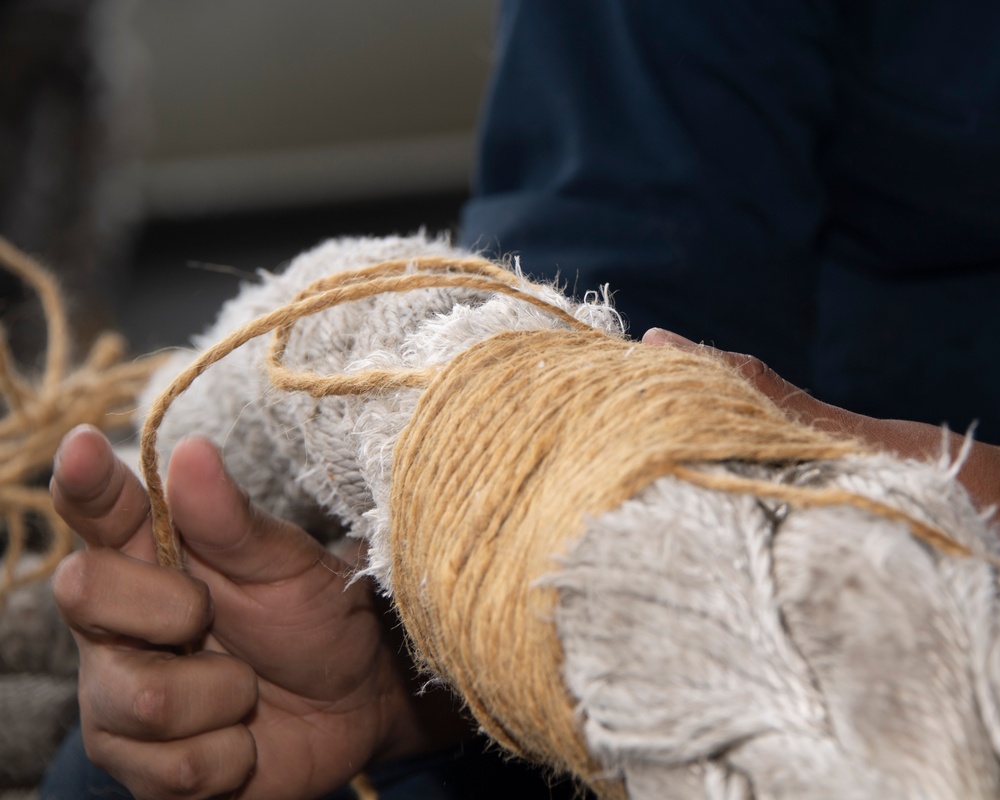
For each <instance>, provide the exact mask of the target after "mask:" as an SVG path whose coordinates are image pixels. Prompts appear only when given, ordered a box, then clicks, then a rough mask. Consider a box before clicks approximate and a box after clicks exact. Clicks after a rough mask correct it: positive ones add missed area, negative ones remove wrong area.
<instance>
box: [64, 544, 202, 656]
mask: <svg viewBox="0 0 1000 800" xmlns="http://www.w3.org/2000/svg"><path fill="white" fill-rule="evenodd" d="M52 589H53V593H54V595H55V599H56V605H57V606H58V607H59V611H60V613H61V614H62V615H63V619H65V620H66V622H67V623H68V624H69V625H70V627H72V628H73V629H74V630H76V631H78V632H80V633H83V634H86V635H89V636H98V637H107V636H129V637H132V638H136V639H141V640H143V641H146V642H149V643H151V644H157V645H181V644H186V643H188V642H192V641H194V640H196V639H198V638H200V637H201V635H202V634H203V633H204V631H205V630H206V629H207V627H208V625H209V624H210V623H211V621H212V601H211V597H210V596H209V593H208V587H206V586H205V584H204V583H203V582H202V581H199V580H196V579H194V578H192V577H190V576H189V575H185V574H184V573H182V572H180V571H179V570H173V569H166V568H163V567H158V566H156V565H155V564H150V563H148V562H146V561H140V560H138V559H134V558H131V557H129V556H126V555H124V554H122V553H118V552H115V551H113V550H106V549H101V550H90V551H79V552H76V553H72V554H70V555H69V556H67V557H66V558H65V559H63V561H62V563H61V564H60V565H59V567H58V568H57V570H56V572H55V574H54V575H53V578H52ZM122 598H127V599H128V602H122Z"/></svg>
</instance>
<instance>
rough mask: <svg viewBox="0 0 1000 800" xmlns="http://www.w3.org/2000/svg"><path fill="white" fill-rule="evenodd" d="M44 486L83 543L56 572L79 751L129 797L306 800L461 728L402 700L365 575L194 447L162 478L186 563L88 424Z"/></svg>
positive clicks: (439, 706)
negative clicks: (169, 558) (158, 553)
mask: <svg viewBox="0 0 1000 800" xmlns="http://www.w3.org/2000/svg"><path fill="white" fill-rule="evenodd" d="M51 492H52V498H53V502H54V504H55V506H56V509H57V510H58V512H59V513H60V514H61V515H62V517H63V518H64V519H65V520H66V522H67V523H68V524H69V525H70V526H71V527H72V528H73V529H74V530H75V531H76V532H77V533H78V534H79V535H80V536H81V537H82V538H83V539H84V541H85V542H86V544H87V547H86V549H85V550H81V551H79V552H76V553H74V554H72V555H70V556H69V557H68V558H66V559H65V560H64V561H63V562H62V564H61V565H60V566H59V569H58V570H57V572H56V574H55V576H54V579H53V581H54V583H53V586H54V591H55V596H56V600H57V603H58V605H59V609H60V612H61V614H62V615H63V617H64V619H65V620H66V622H67V623H68V624H69V625H70V627H71V628H72V630H73V633H74V636H75V638H76V641H77V644H78V647H79V650H80V685H79V700H80V712H81V724H82V727H83V735H84V742H85V747H86V749H87V753H88V755H89V757H90V758H91V760H92V761H93V762H94V763H96V764H97V765H98V766H101V767H103V768H104V769H106V770H107V771H108V772H110V773H111V774H112V775H114V776H115V777H116V778H117V779H118V780H120V781H121V782H122V783H124V784H125V786H126V787H128V788H129V789H130V790H131V791H132V792H133V793H134V794H135V795H136V797H138V798H167V797H170V798H178V797H183V798H202V797H212V796H215V795H219V794H225V793H230V794H231V793H233V792H238V794H236V795H235V796H238V797H241V798H247V800H251V798H265V797H267V798H273V797H283V798H297V797H312V796H315V795H317V794H320V793H323V792H325V791H329V790H332V789H334V788H336V787H338V786H340V785H342V784H344V783H346V782H347V781H348V780H349V779H350V778H351V777H352V776H354V775H355V774H356V773H358V772H360V771H362V770H363V769H364V768H365V767H367V766H369V765H371V764H373V763H376V762H378V761H381V760H388V759H391V758H396V757H400V756H405V755H411V754H415V753H418V752H421V751H426V750H430V749H433V748H435V747H440V746H443V745H444V744H447V743H450V742H453V741H456V740H458V739H460V738H461V737H462V736H463V735H464V733H465V731H466V726H465V724H464V723H463V722H462V721H461V720H460V718H459V717H458V715H457V714H456V713H455V712H454V710H453V708H452V703H451V700H450V698H448V697H447V696H445V694H444V693H443V692H432V693H430V694H429V695H427V696H423V697H419V698H418V697H415V693H414V691H413V689H414V685H413V680H414V670H413V667H412V665H411V664H410V663H409V661H408V659H407V658H406V657H405V646H403V645H402V644H401V637H400V635H399V631H398V627H399V626H398V624H397V623H396V621H395V618H394V617H392V616H391V615H389V614H388V613H387V610H386V607H385V604H384V603H383V602H381V601H380V599H379V598H378V597H377V596H376V594H375V593H374V592H373V590H372V587H371V585H370V584H369V583H368V582H367V581H366V580H364V579H359V580H357V581H355V582H353V583H351V582H350V574H351V573H350V567H349V566H348V564H346V563H345V562H343V561H341V560H339V559H337V558H336V557H334V556H333V555H331V554H330V553H329V552H327V551H326V550H324V549H323V548H322V547H321V546H320V545H319V544H318V543H317V542H316V541H315V540H314V539H313V538H312V537H310V536H309V535H308V534H307V533H306V532H305V531H303V530H302V529H301V528H298V527H297V526H295V525H292V524H291V523H288V522H283V521H280V520H278V519H275V518H273V517H271V516H269V515H267V514H266V513H264V512H262V511H261V510H259V509H257V508H256V507H254V506H253V505H252V504H251V503H250V502H249V500H248V499H247V497H246V495H245V494H243V493H242V492H241V490H240V489H239V488H238V487H237V486H236V484H235V483H234V482H233V480H232V479H231V478H230V477H229V475H228V474H227V473H226V472H225V469H224V468H223V465H222V461H221V458H220V456H219V454H218V452H217V451H216V450H215V448H214V447H213V446H212V445H211V444H210V443H209V442H207V441H206V440H204V439H199V438H194V437H192V438H189V439H185V440H183V441H182V442H180V443H179V444H178V445H177V446H176V448H175V450H174V453H173V455H172V457H171V460H170V466H169V470H168V474H167V492H168V497H169V501H170V506H171V510H172V513H173V516H174V522H175V525H176V526H177V528H178V530H180V531H181V535H182V537H183V543H184V549H185V552H186V556H187V561H188V570H187V572H182V571H179V570H173V569H166V568H163V567H159V566H157V565H156V564H155V563H154V560H155V559H154V550H153V539H152V533H151V530H150V521H149V513H148V512H149V500H148V497H147V495H146V493H145V490H144V489H143V487H142V486H141V484H140V483H139V481H138V479H137V478H136V477H135V475H133V473H132V472H131V471H130V470H129V469H128V468H127V467H126V466H124V465H123V464H122V463H121V462H120V461H119V460H118V459H117V458H116V457H115V456H114V454H113V452H112V449H111V447H110V445H109V444H108V442H107V440H106V439H105V438H104V437H103V435H102V434H100V433H99V432H98V431H96V430H94V429H91V428H86V427H84V428H79V429H76V430H74V431H73V432H71V433H70V434H68V435H67V437H66V438H65V439H64V440H63V443H62V445H61V447H60V450H59V452H58V454H57V455H56V458H55V464H54V470H53V478H52V482H51ZM192 645H193V652H192V653H191V654H189V655H184V654H181V650H182V648H183V647H184V646H188V647H189V648H190V646H192Z"/></svg>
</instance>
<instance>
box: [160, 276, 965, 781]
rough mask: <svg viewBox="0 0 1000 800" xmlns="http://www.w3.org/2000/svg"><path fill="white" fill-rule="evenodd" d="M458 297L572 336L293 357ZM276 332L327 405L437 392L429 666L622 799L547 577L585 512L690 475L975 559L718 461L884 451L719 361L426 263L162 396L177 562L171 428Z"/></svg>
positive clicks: (423, 640)
mask: <svg viewBox="0 0 1000 800" xmlns="http://www.w3.org/2000/svg"><path fill="white" fill-rule="evenodd" d="M414 269H415V270H416V271H415V272H413V270H414ZM441 286H445V287H455V288H457V289H458V288H461V289H473V290H477V291H484V292H487V291H489V292H498V293H501V294H506V295H510V296H515V297H518V298H520V299H523V300H525V301H526V302H529V303H531V304H533V305H536V306H544V307H546V308H547V309H549V310H551V311H552V313H553V314H554V315H555V316H557V317H558V318H559V319H561V320H562V321H563V322H564V323H565V328H564V329H562V330H558V331H555V332H553V331H530V332H517V333H509V334H500V335H497V336H493V337H491V338H489V339H487V340H486V341H483V342H481V343H480V344H478V345H475V346H473V347H472V348H470V349H469V350H467V351H466V352H465V353H463V354H461V355H459V356H458V357H456V358H454V359H453V360H452V361H451V362H450V363H448V364H446V365H435V366H431V367H428V368H423V369H418V370H381V369H374V370H368V371H364V372H361V373H355V374H352V375H319V374H315V373H298V372H295V371H293V370H289V369H287V368H285V367H284V366H283V364H282V358H283V355H284V352H285V349H286V346H287V343H288V340H289V335H290V331H291V329H292V325H293V324H294V322H295V320H296V319H299V318H301V317H303V316H305V315H308V314H313V313H317V312H319V311H322V310H324V309H328V308H331V307H333V306H335V305H337V304H340V303H345V302H351V301H354V300H358V299H361V298H366V297H372V296H374V295H376V294H379V293H382V292H403V291H408V290H412V289H420V288H427V287H441ZM271 331H276V332H277V335H276V339H275V343H274V345H273V347H272V349H271V352H270V357H269V362H268V372H269V375H270V377H271V380H272V381H273V382H274V385H275V386H277V387H279V388H281V389H283V390H286V391H302V392H307V393H308V394H310V395H312V396H314V397H324V396H330V395H343V394H369V395H370V394H384V393H390V392H395V391H399V390H403V389H417V390H420V389H423V394H422V396H421V399H420V401H419V405H418V408H417V411H416V413H415V414H414V415H413V417H412V419H411V422H410V425H409V426H408V427H407V428H406V429H405V430H404V432H403V434H402V435H401V436H400V438H399V441H398V444H397V446H396V450H395V452H394V455H393V464H394V466H393V484H392V497H391V501H390V513H391V549H392V558H393V567H392V569H393V574H394V575H395V576H396V578H395V581H394V583H395V599H396V602H397V605H398V607H399V610H400V614H401V617H402V619H403V622H404V625H405V626H406V628H407V631H408V633H409V634H410V636H411V639H412V641H413V644H414V647H415V649H416V652H417V657H418V659H419V660H420V661H421V662H422V663H423V664H424V665H426V666H428V667H429V668H430V669H431V670H432V671H433V672H434V673H435V674H436V675H438V676H440V677H442V678H443V679H444V680H446V681H447V682H448V683H449V684H450V685H452V686H453V687H455V688H456V690H457V691H458V692H459V693H460V695H461V696H462V697H463V699H464V700H465V701H466V702H468V704H469V706H470V708H471V709H472V711H473V713H474V714H475V715H476V717H477V719H478V720H479V722H480V723H481V724H482V726H483V727H484V728H485V729H486V730H487V731H488V732H489V733H490V734H491V735H492V736H493V737H494V738H495V739H496V740H497V741H499V742H500V743H502V744H503V745H504V746H505V747H507V748H508V749H510V750H511V751H513V752H516V753H520V754H523V755H525V756H527V757H529V758H533V759H536V760H541V761H544V762H545V763H548V764H550V765H552V766H554V767H556V768H557V769H560V770H563V769H568V770H570V771H573V772H574V773H575V774H577V775H579V776H581V777H582V778H583V779H584V780H587V781H589V782H591V783H593V784H594V785H595V786H599V787H601V790H602V791H605V792H607V793H614V792H615V791H616V789H615V788H614V787H608V786H606V785H604V784H602V783H601V776H600V774H599V772H600V769H599V767H598V765H596V764H595V763H594V762H593V760H592V759H591V757H590V756H589V754H588V752H587V749H586V746H585V744H584V740H583V738H582V736H581V734H580V732H579V726H578V723H577V720H576V719H575V717H574V713H573V700H572V698H570V697H569V696H568V693H567V691H566V689H565V688H564V686H563V684H562V681H561V667H560V664H561V659H562V654H561V649H560V644H559V641H558V638H557V637H556V635H555V632H554V629H553V626H552V616H553V606H554V597H555V591H554V590H553V589H547V588H543V587H541V586H540V585H539V579H540V578H541V577H543V576H544V575H546V574H550V573H551V572H552V571H553V570H554V569H556V564H555V562H554V561H553V557H554V556H555V555H558V554H559V553H561V552H563V551H564V550H565V548H566V546H567V544H568V543H570V542H572V540H573V539H574V538H575V537H576V536H578V535H579V533H580V531H581V528H582V525H583V520H584V519H585V518H587V517H590V516H593V515H596V514H600V513H602V512H605V511H607V510H609V509H612V508H614V507H616V506H617V505H619V504H620V503H622V502H623V501H624V500H626V499H628V498H630V497H633V496H634V495H635V494H636V493H637V492H639V491H640V490H641V489H643V488H644V487H645V486H647V485H649V484H650V482H652V481H653V480H655V479H656V478H658V477H660V476H664V475H673V476H675V477H677V478H681V479H683V480H684V481H688V482H690V483H693V484H696V485H698V486H702V487H705V488H710V489H716V490H724V491H729V492H738V493H749V494H752V495H755V496H758V497H766V498H772V499H775V500H778V501H781V502H785V503H789V504H792V505H795V506H800V507H816V506H837V505H848V506H852V507H855V508H859V509H862V510H864V511H867V512H871V513H874V514H876V515H878V516H880V517H883V518H885V519H889V520H894V521H904V522H905V523H906V524H907V525H909V527H910V530H911V531H912V533H913V534H914V535H915V536H917V537H918V538H920V539H921V540H923V541H925V542H927V543H928V544H930V545H932V546H933V547H935V548H938V549H939V550H941V551H942V552H945V553H949V554H954V555H969V553H970V551H969V548H968V547H967V546H966V545H965V544H962V543H960V542H958V541H956V540H955V539H954V538H953V537H951V536H949V535H948V534H947V533H945V532H944V531H941V530H939V529H937V528H936V527H934V526H933V525H930V524H927V523H925V522H922V521H920V520H917V519H914V518H913V517H911V516H910V515H908V514H905V513H903V512H901V511H899V510H898V509H896V508H894V507H892V506H889V505H886V504H884V503H880V502H878V501H876V500H872V499H870V498H868V497H863V496H861V495H858V494H855V493H852V492H850V491H845V490H838V489H829V488H823V487H819V488H812V487H808V486H792V485H786V484H782V483H776V482H775V481H773V480H764V479H751V478H743V477H740V476H737V475H733V474H719V473H717V472H714V471H710V470H705V469H703V466H704V465H707V464H714V463H727V462H734V461H735V462H746V463H761V464H770V465H773V464H788V463H799V462H808V461H814V460H829V459H837V458H840V457H842V456H845V455H848V454H856V453H859V452H862V451H863V450H864V448H862V447H861V446H860V445H859V444H858V443H856V442H850V441H842V440H838V439H836V438H834V437H832V436H830V435H828V434H824V433H821V432H818V431H816V430H813V429H811V428H809V427H807V426H803V425H799V424H796V423H794V422H793V421H790V420H789V419H787V418H786V417H785V416H784V415H783V414H782V413H781V412H780V411H779V410H778V409H777V408H776V407H775V406H774V405H773V404H772V403H770V401H768V400H767V399H766V398H764V397H763V396H762V395H760V394H759V393H758V392H757V391H756V390H754V389H753V388H752V387H751V386H750V385H749V384H748V383H747V382H746V381H745V380H743V379H742V378H740V377H739V376H738V375H736V374H735V373H734V372H733V371H732V370H731V369H729V368H728V367H726V366H725V365H724V364H723V363H722V362H720V361H719V360H717V359H714V358H712V357H710V356H706V355H696V354H690V353H683V352H681V351H678V350H673V349H670V348H656V349H652V348H644V347H641V346H639V345H636V344H634V343H630V342H625V341H622V340H620V339H616V338H614V337H611V336H608V335H607V334H605V333H602V332H599V331H595V330H591V329H589V328H588V327H587V326H585V325H583V324H582V323H580V322H578V321H577V320H576V319H574V318H573V317H572V316H570V315H567V314H566V313H565V312H564V311H562V310H561V309H558V308H555V307H554V306H551V305H550V304H547V303H545V302H544V301H541V300H539V299H538V298H537V297H535V296H533V295H532V294H531V293H530V291H525V290H524V289H523V288H522V287H520V286H519V285H518V281H517V280H515V279H514V278H512V276H511V275H510V274H509V273H507V272H506V271H503V270H499V269H498V268H497V267H495V266H494V265H492V264H490V263H489V262H486V261H483V260H481V259H452V260H447V259H446V260H442V259H434V260H427V261H421V260H420V259H411V260H400V261H392V262H387V263H384V264H380V265H376V266H375V267H371V268H369V269H367V270H361V271H355V272H346V273H340V274H337V275H334V276H331V277H329V278H326V279H323V280H322V281H319V282H317V283H315V284H313V285H312V286H311V287H309V288H308V289H307V290H306V291H304V292H302V293H301V294H300V296H299V298H298V299H297V300H296V301H295V302H293V303H291V304H289V305H286V306H284V307H282V308H279V309H278V310H276V311H274V312H271V313H269V314H266V315H264V316H262V317H260V318H258V319H257V320H255V321H254V322H252V323H251V324H249V325H247V326H245V327H244V328H242V329H240V330H237V331H235V332H234V333H232V334H231V335H230V336H228V337H226V338H225V339H224V340H223V341H221V342H219V344H217V345H216V346H215V347H212V348H209V349H208V350H206V351H205V352H204V353H203V354H202V355H201V356H200V357H199V358H198V359H197V360H196V361H195V362H194V363H193V364H192V365H191V366H190V367H189V368H188V369H187V370H185V371H184V372H183V373H182V374H181V375H179V376H178V377H177V378H176V379H175V381H174V382H173V384H171V386H170V387H169V388H168V389H167V390H166V391H165V392H164V393H163V394H161V395H160V397H159V398H158V399H157V401H156V403H155V404H154V406H153V407H152V409H151V411H150V414H149V416H148V418H147V421H146V425H145V428H144V434H143V443H142V449H143V452H142V468H143V471H144V473H145V477H146V481H147V485H148V487H149V489H150V495H151V503H152V507H153V514H154V532H155V535H156V538H157V547H158V553H159V554H160V558H161V559H162V563H166V564H170V565H174V566H177V565H180V564H181V557H180V548H179V543H178V539H177V535H176V532H175V531H173V530H172V526H171V525H170V522H169V510H168V509H167V506H166V503H165V500H164V498H163V493H162V485H161V484H160V481H159V478H158V476H157V457H156V448H155V442H156V429H157V426H158V425H159V423H160V421H161V420H162V419H163V416H164V414H165V413H166V411H167V409H168V407H169V405H170V403H171V402H172V401H173V400H174V399H175V398H176V397H177V396H178V395H179V394H180V393H181V392H183V391H184V390H185V389H186V388H187V387H188V386H190V385H191V383H192V382H193V381H194V380H195V379H196V378H197V376H198V375H200V374H201V373H202V372H203V371H204V370H205V369H207V368H208V367H209V366H210V365H211V364H213V363H215V362H217V361H218V360H220V359H221V358H223V357H225V355H227V354H228V353H230V352H232V351H233V350H234V349H236V348H237V347H240V346H241V345H242V344H244V343H246V342H248V341H250V340H251V339H253V338H254V337H257V336H260V335H263V334H265V333H268V332H271ZM425 387H426V388H425ZM456 598H459V599H458V600H457V601H456ZM463 600H467V601H468V602H463Z"/></svg>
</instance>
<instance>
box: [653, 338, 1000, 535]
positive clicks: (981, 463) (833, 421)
mask: <svg viewBox="0 0 1000 800" xmlns="http://www.w3.org/2000/svg"><path fill="white" fill-rule="evenodd" d="M642 342H643V344H647V345H653V346H657V345H660V346H662V345H667V344H669V345H672V346H674V347H679V348H681V349H683V350H691V351H699V350H710V351H711V352H713V353H714V354H715V355H717V356H718V357H720V358H721V359H722V360H723V361H725V362H726V363H727V364H729V365H730V366H731V367H732V368H733V369H735V370H736V371H737V372H738V373H739V374H740V375H742V376H743V377H744V378H746V379H747V380H749V381H750V383H752V384H753V385H754V386H755V387H756V388H757V389H758V390H759V391H760V392H762V393H763V394H764V395H766V396H767V397H768V398H770V399H771V401H772V402H774V403H775V404H776V405H777V406H778V407H779V408H781V409H783V410H785V411H787V412H788V413H789V414H790V416H792V417H793V418H795V419H798V420H800V421H802V422H804V423H806V424H808V425H812V426H813V427H815V428H818V429H820V430H824V431H828V432H830V433H832V434H834V435H841V436H848V437H852V438H854V439H857V440H859V441H862V442H866V443H868V444H870V445H872V446H874V447H877V448H879V449H882V450H887V451H889V452H891V453H895V454H896V455H898V456H901V457H903V458H913V459H918V460H924V461H928V460H932V459H937V458H938V457H939V456H940V455H941V452H942V446H943V444H944V438H943V437H944V436H947V442H948V448H949V452H950V454H951V457H952V458H955V457H957V456H958V454H959V453H960V452H961V449H962V447H963V446H964V445H965V444H966V437H964V436H960V435H958V434H955V433H951V432H945V431H944V430H943V429H942V428H940V427H937V426H935V425H928V424H926V423H923V422H908V421H906V420H898V419H876V418H875V417H867V416H864V415H862V414H854V413H852V412H850V411H847V410H846V409H843V408H838V407H837V406H832V405H829V404H828V403H824V402H822V401H820V400H817V399H816V398H815V397H812V396H811V395H809V394H807V393H806V392H804V391H802V390H801V389H799V388H797V387H795V386H793V385H792V384H790V383H788V381H786V380H783V379H782V378H781V376H779V375H778V374H777V373H776V372H775V371H774V370H772V369H770V368H769V367H768V366H767V365H766V364H764V363H763V362H762V361H760V359H757V358H754V357H753V356H748V355H744V354H742V353H728V352H725V351H721V350H716V349H714V348H712V347H710V346H708V345H704V344H696V343H694V342H692V341H690V340H689V339H685V338H684V337H683V336H679V335H678V334H676V333H673V332H671V331H665V330H662V329H660V328H651V329H650V330H648V331H646V333H645V334H644V335H643V337H642ZM958 477H959V480H960V481H961V482H962V484H963V485H964V486H965V488H966V490H967V491H968V492H969V496H970V497H971V498H972V501H973V502H974V503H975V504H976V506H977V507H978V508H979V509H981V510H983V511H986V510H991V511H992V515H991V516H992V519H993V521H996V520H997V518H998V516H997V508H998V507H1000V447H996V446H994V445H990V444H985V443H983V442H973V443H972V446H971V449H970V451H969V454H968V457H967V458H966V460H965V462H964V464H963V466H962V470H961V472H959V475H958Z"/></svg>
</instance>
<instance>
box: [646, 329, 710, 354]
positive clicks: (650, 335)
mask: <svg viewBox="0 0 1000 800" xmlns="http://www.w3.org/2000/svg"><path fill="white" fill-rule="evenodd" d="M642 343H643V344H651V345H653V346H656V347H662V346H663V345H667V344H672V345H673V346H674V347H682V348H685V349H687V348H692V347H697V346H698V345H696V344H695V343H694V342H692V341H691V340H690V339H685V338H684V337H683V336H681V335H680V334H678V333H674V332H673V331H665V330H663V328H650V329H649V330H648V331H646V332H645V333H644V334H643V335H642Z"/></svg>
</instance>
